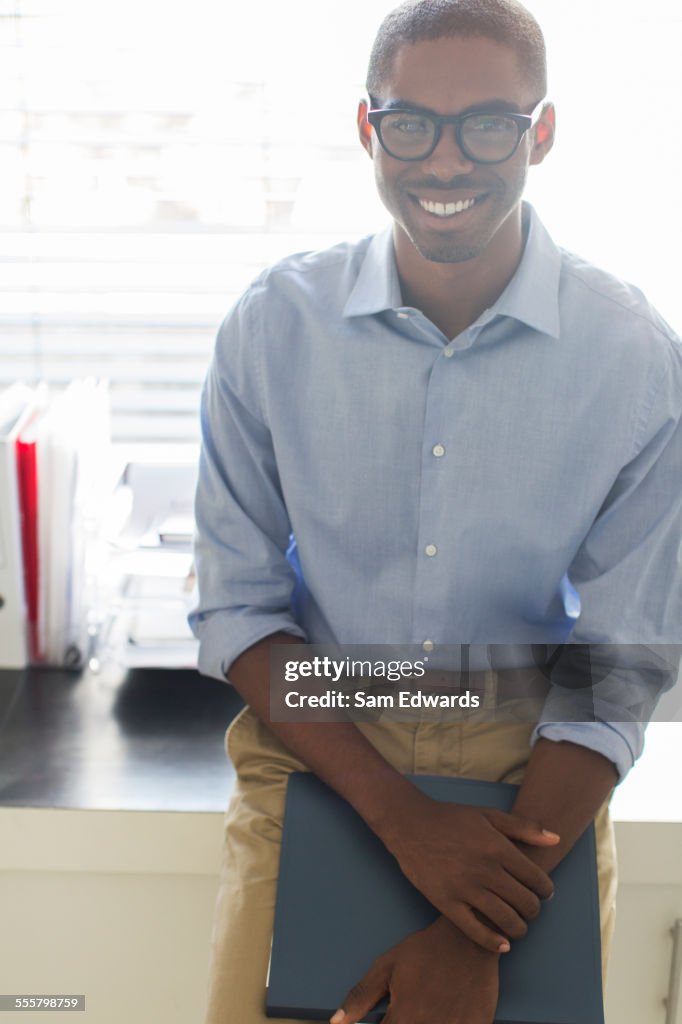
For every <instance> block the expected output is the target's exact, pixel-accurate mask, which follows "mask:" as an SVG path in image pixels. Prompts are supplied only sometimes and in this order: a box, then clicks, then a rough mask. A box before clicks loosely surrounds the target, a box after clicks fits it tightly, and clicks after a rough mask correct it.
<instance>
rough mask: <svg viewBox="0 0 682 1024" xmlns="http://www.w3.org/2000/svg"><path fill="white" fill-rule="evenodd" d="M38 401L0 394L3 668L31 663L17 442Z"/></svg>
mask: <svg viewBox="0 0 682 1024" xmlns="http://www.w3.org/2000/svg"><path fill="white" fill-rule="evenodd" d="M36 400H37V395H36V392H35V391H33V390H32V389H31V388H28V387H26V386H25V385H23V384H13V385H11V387H9V388H7V390H6V391H4V392H3V393H2V394H1V395H0V668H13V669H17V668H24V667H25V666H26V665H27V663H28V644H27V635H26V609H25V604H24V569H23V559H22V554H21V520H20V510H19V488H18V478H17V457H16V439H17V436H18V434H19V433H20V431H21V430H22V428H23V427H24V426H25V424H26V422H27V421H28V419H30V417H31V415H32V413H33V411H34V408H35V403H36Z"/></svg>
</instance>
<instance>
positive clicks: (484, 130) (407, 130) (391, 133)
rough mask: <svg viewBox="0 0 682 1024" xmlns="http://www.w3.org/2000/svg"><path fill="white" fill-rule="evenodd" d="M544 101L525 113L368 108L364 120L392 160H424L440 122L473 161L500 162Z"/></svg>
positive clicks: (437, 135) (437, 136) (433, 145)
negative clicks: (452, 130)
mask: <svg viewBox="0 0 682 1024" xmlns="http://www.w3.org/2000/svg"><path fill="white" fill-rule="evenodd" d="M543 103H544V100H540V102H539V103H537V104H536V105H535V107H534V108H533V109H532V110H531V112H530V113H529V114H510V113H507V112H506V111H505V112H500V113H489V114H487V113H477V112H476V111H472V113H470V114H453V115H451V116H443V115H441V114H427V113H423V112H422V111H419V110H410V109H404V110H402V109H399V108H391V107H389V108H387V109H382V110H370V111H368V113H367V120H368V121H369V123H370V124H371V125H372V127H373V128H374V129H375V131H376V133H377V137H378V139H379V142H380V143H381V145H382V147H383V148H384V149H385V150H386V152H387V153H388V155H389V156H392V157H394V158H395V159H396V160H425V159H426V158H427V157H428V156H431V154H432V153H433V151H434V149H435V148H436V146H437V145H438V143H439V141H440V137H441V135H442V134H443V125H446V124H451V125H454V127H455V138H456V139H457V145H458V146H459V148H460V149H461V151H462V153H464V155H465V156H466V157H467V158H468V159H469V160H471V161H472V162H473V163H475V164H501V163H504V161H505V160H509V158H510V157H512V156H513V155H514V153H515V152H516V150H517V149H518V147H519V143H520V142H521V139H522V138H523V136H524V134H525V133H526V132H527V131H528V129H529V128H531V127H532V126H533V124H534V123H535V121H536V120H537V116H536V115H537V114H538V112H539V111H540V110H541V109H542V105H543Z"/></svg>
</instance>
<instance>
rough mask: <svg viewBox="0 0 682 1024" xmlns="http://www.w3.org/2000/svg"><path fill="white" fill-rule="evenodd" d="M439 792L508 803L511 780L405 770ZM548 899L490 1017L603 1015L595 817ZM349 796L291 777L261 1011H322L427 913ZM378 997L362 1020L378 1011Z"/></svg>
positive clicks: (505, 1023) (524, 1022)
mask: <svg viewBox="0 0 682 1024" xmlns="http://www.w3.org/2000/svg"><path fill="white" fill-rule="evenodd" d="M409 778H411V779H412V781H413V782H414V783H415V785H417V786H418V787H419V788H420V789H421V790H423V791H424V792H425V793H426V794H427V795H429V796H430V797H432V798H434V799H436V800H445V801H452V802H457V803H462V804H469V805H478V806H485V807H496V808H499V809H500V810H507V811H508V810H511V807H512V804H513V802H514V798H515V794H516V792H517V791H518V788H519V787H518V786H512V785H509V784H506V783H493V782H479V781H476V780H472V779H462V778H450V777H444V776H426V775H418V776H417V775H415V776H409ZM552 878H553V880H554V883H555V895H554V899H552V900H550V901H549V902H547V903H543V907H542V912H541V914H540V917H539V918H537V919H536V920H535V921H534V922H533V923H532V924H531V926H530V928H529V931H528V934H527V935H526V937H525V938H524V939H521V940H519V941H517V942H512V949H511V952H509V953H507V954H505V955H504V956H502V957H501V961H500V998H499V1003H498V1007H497V1013H496V1016H495V1021H496V1024H604V1014H603V999H602V987H601V947H600V931H599V895H598V886H597V870H596V847H595V839H594V827H593V826H592V825H591V826H590V827H589V828H588V829H587V830H586V831H585V832H584V833H583V835H582V836H581V838H580V839H579V840H578V842H577V843H576V845H575V846H574V847H573V849H572V850H571V851H570V853H569V854H568V855H567V856H566V857H565V858H564V859H563V860H562V862H561V863H560V864H559V865H558V866H557V868H556V869H555V870H554V872H553V873H552ZM436 913H437V912H436V911H435V910H434V908H433V907H432V906H431V905H430V904H429V903H428V902H427V900H426V899H425V898H424V897H423V896H422V895H421V894H420V893H419V892H417V890H416V889H414V887H413V886H412V885H411V884H410V883H409V882H408V881H407V879H406V878H405V877H404V876H403V875H402V873H401V871H400V869H399V868H398V866H397V862H396V861H395V860H394V859H393V857H392V856H391V855H390V854H389V853H388V852H387V851H386V849H385V848H384V846H383V845H382V843H381V842H380V841H379V840H378V839H377V838H376V836H375V835H374V834H373V833H372V832H371V831H370V829H369V828H368V827H367V825H365V823H364V822H363V821H362V819H361V818H360V817H359V816H358V815H357V814H356V813H355V811H354V810H353V809H352V808H351V807H350V805H349V804H348V803H346V801H344V800H343V799H341V798H340V797H339V796H337V795H336V794H335V793H334V792H333V791H332V790H330V789H329V788H328V787H327V786H325V785H324V784H323V783H322V782H320V780H319V779H318V778H317V777H316V776H314V775H312V774H310V773H304V772H296V773H293V774H292V775H291V776H290V778H289V784H288V790H287V799H286V811H285V819H284V833H283V840H282V850H281V857H280V875H279V883H278V890H277V904H276V911H275V925H274V933H273V941H272V953H271V959H270V970H269V975H268V982H267V994H266V1014H267V1016H268V1017H294V1018H300V1019H302V1020H325V1019H328V1018H329V1017H330V1016H331V1014H332V1013H334V1011H335V1010H336V1009H337V1008H338V1007H339V1006H340V1005H341V1000H342V999H343V997H344V996H345V994H346V993H347V992H348V990H349V989H350V988H351V987H352V986H353V985H354V984H355V983H356V982H357V981H359V980H360V978H361V977H362V976H363V975H364V974H365V972H366V971H367V969H368V968H369V967H370V965H371V963H372V961H373V960H374V958H375V957H376V956H378V955H379V954H380V953H383V952H385V951H386V950H387V949H389V948H390V947H391V946H394V945H395V944H396V943H397V942H399V941H400V940H401V939H403V938H404V937H406V936H407V935H409V934H410V933H411V932H413V931H416V930H417V929H419V928H424V927H425V926H426V925H428V924H429V923H430V922H431V921H432V920H433V919H434V918H435V917H436ZM385 1010H386V1002H385V1001H384V1003H383V1004H379V1005H378V1006H377V1007H376V1008H375V1009H374V1010H373V1011H372V1012H371V1013H369V1014H368V1015H367V1017H366V1018H365V1019H366V1020H367V1021H369V1022H373V1021H380V1020H381V1018H382V1016H383V1013H384V1012H385Z"/></svg>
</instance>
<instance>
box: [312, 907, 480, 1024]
mask: <svg viewBox="0 0 682 1024" xmlns="http://www.w3.org/2000/svg"><path fill="white" fill-rule="evenodd" d="M498 968H499V956H498V955H497V954H495V953H489V952H487V951H486V950H482V949H481V948H480V946H477V945H476V944H475V943H473V942H470V941H469V940H468V939H467V938H465V937H464V936H463V935H462V933H461V932H460V931H459V930H458V929H457V928H455V926H454V925H453V924H452V923H451V922H450V921H448V920H447V918H444V917H440V918H438V920H437V921H435V922H434V924H432V925H430V927H428V928H425V929H424V930H423V931H421V932H415V934H414V935H410V936H409V937H408V938H407V939H405V940H404V941H403V942H401V943H400V944H399V945H397V946H394V947H393V949H390V950H389V951H388V952H387V953H384V954H383V956H380V957H379V958H378V959H377V960H375V962H374V963H373V964H372V966H371V967H370V969H369V971H368V972H367V974H366V975H365V976H364V978H362V980H361V981H359V982H358V984H357V985H355V987H354V988H352V989H351V991H350V992H349V993H348V995H347V996H346V998H345V999H344V1000H343V1003H342V1007H341V1009H340V1010H337V1012H336V1013H335V1014H334V1016H333V1017H332V1018H331V1020H332V1024H357V1021H361V1020H363V1018H364V1017H365V1015H366V1014H367V1013H368V1011H369V1010H371V1009H372V1007H373V1006H374V1005H375V1004H376V1003H377V1002H378V1001H379V1000H380V999H381V998H382V997H383V996H385V995H386V994H387V993H388V994H389V1007H388V1011H387V1013H386V1015H385V1017H384V1018H383V1022H382V1024H492V1022H493V1019H494V1017H495V1009H496V1007H497V997H498V991H499V977H498V974H499V970H498Z"/></svg>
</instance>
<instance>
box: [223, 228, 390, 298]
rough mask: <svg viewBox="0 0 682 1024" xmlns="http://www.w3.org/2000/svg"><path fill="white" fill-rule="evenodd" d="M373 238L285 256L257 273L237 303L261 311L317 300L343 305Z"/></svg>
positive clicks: (369, 237) (369, 236)
mask: <svg viewBox="0 0 682 1024" xmlns="http://www.w3.org/2000/svg"><path fill="white" fill-rule="evenodd" d="M372 238H373V236H372V235H368V236H366V237H365V238H362V239H360V240H359V241H356V242H340V243H338V244H337V245H334V246H332V247H331V248H328V249H321V250H310V251H305V252H298V253H293V254H292V255H290V256H286V257H285V258H284V259H281V260H279V261H278V262H277V263H274V264H273V265H272V266H270V267H268V268H267V269H266V270H264V271H263V272H262V273H261V274H259V276H258V277H257V278H256V279H255V280H254V281H253V282H252V283H251V285H250V286H249V288H248V289H247V290H246V292H245V293H244V295H243V296H242V298H241V300H240V303H241V304H242V305H245V306H246V307H248V308H250V309H252V310H258V311H260V312H263V311H266V310H267V309H270V310H275V309H277V308H281V307H286V308H287V309H289V311H293V309H294V308H296V307H303V308H305V307H306V306H307V305H316V304H317V303H318V302H319V301H322V302H324V303H325V305H327V307H332V308H333V307H334V306H336V305H339V304H340V307H341V308H342V307H343V304H344V303H345V301H346V299H347V297H348V294H349V293H350V290H351V289H352V287H353V285H354V283H355V280H356V278H357V275H358V272H359V269H360V266H361V265H362V262H363V260H364V258H365V255H366V253H367V249H368V247H369V245H370V242H371V241H372Z"/></svg>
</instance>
